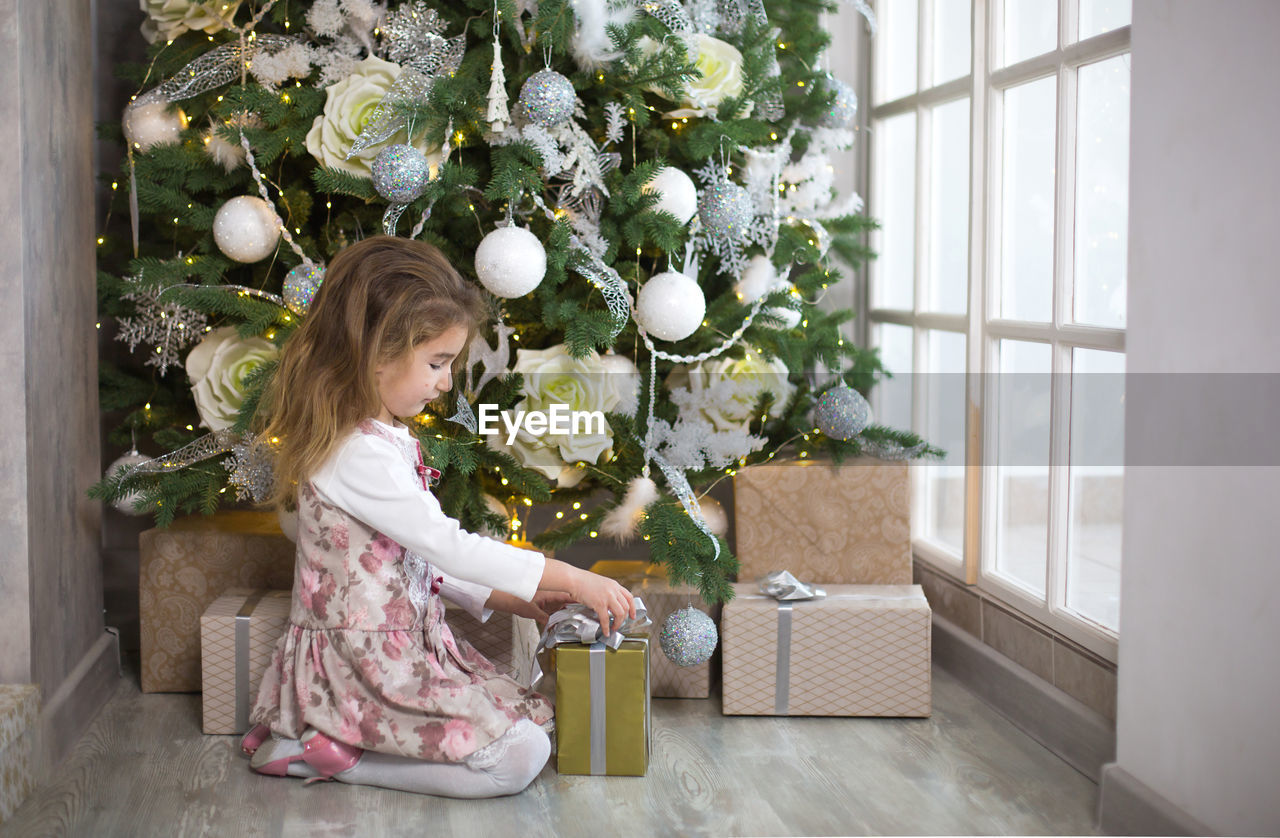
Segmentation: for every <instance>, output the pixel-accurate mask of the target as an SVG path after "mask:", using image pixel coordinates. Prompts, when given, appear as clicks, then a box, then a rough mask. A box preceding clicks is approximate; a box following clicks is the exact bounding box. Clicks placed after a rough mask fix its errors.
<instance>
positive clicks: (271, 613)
mask: <svg viewBox="0 0 1280 838" xmlns="http://www.w3.org/2000/svg"><path fill="white" fill-rule="evenodd" d="M292 601H293V597H292V593H291V592H290V591H265V590H254V589H251V588H232V589H231V590H229V591H227V592H226V593H224V594H223V595H222V596H220V597H218V598H217V599H215V600H214V601H213V604H212V605H210V606H209V607H208V608H207V609H206V610H205V612H204V614H203V615H201V617H200V681H201V686H202V690H201V691H202V693H203V695H202V696H201V703H202V705H203V706H202V717H203V724H202V727H201V729H202V730H203V731H204V732H205V733H244V732H245V731H247V730H248V729H249V710H250V709H251V708H252V706H253V702H254V701H255V700H257V698H258V685H259V684H261V683H262V674H263V673H264V672H266V669H267V666H268V665H269V664H270V663H271V654H272V653H273V652H274V651H275V648H276V641H278V640H279V639H280V636H281V635H282V634H284V632H285V629H286V628H287V627H288V624H289V608H290V606H291V604H292Z"/></svg>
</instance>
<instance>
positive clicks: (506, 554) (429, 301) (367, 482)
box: [244, 236, 635, 797]
mask: <svg viewBox="0 0 1280 838" xmlns="http://www.w3.org/2000/svg"><path fill="white" fill-rule="evenodd" d="M481 294H482V292H480V291H479V289H478V288H477V287H476V286H475V285H473V284H471V283H468V282H467V281H465V280H463V278H462V277H461V276H459V275H458V273H457V271H455V270H454V269H453V267H452V266H451V265H450V264H449V263H448V262H447V261H446V260H445V258H444V256H443V255H442V254H441V253H440V251H438V250H437V249H436V248H434V247H432V246H431V245H428V244H425V243H422V242H417V241H411V240H408V239H399V238H392V237H389V236H377V237H374V238H370V239H366V240H364V241H361V242H359V243H358V244H355V245H352V246H350V247H348V248H346V249H345V250H343V251H342V252H340V253H339V254H338V255H337V256H336V257H334V259H333V262H332V264H331V265H330V266H329V268H328V270H327V271H326V274H325V281H324V284H323V285H322V286H321V288H320V291H319V293H317V294H316V297H315V300H314V301H313V303H312V306H311V311H310V314H309V315H308V316H307V319H306V322H305V323H304V325H303V326H302V327H301V328H300V329H299V330H298V331H297V333H296V334H294V335H293V337H292V338H290V340H289V342H288V343H287V344H286V345H285V347H284V350H283V352H282V355H281V359H280V366H279V369H278V370H277V372H276V375H275V378H274V380H273V383H272V386H271V389H270V390H269V392H268V393H267V394H266V396H265V399H264V408H265V414H266V416H267V417H268V419H267V421H268V424H267V425H266V428H265V430H264V434H265V435H266V436H267V437H268V438H271V439H273V440H276V441H278V450H277V459H276V472H275V475H276V476H275V479H276V484H275V494H274V496H273V498H272V502H273V503H275V504H277V505H281V504H285V503H288V502H291V501H295V495H296V503H297V506H298V556H297V564H296V570H295V573H294V582H293V605H292V608H291V612H290V616H289V627H288V629H287V630H286V632H285V635H284V636H283V637H282V638H281V639H280V642H279V644H278V645H277V647H276V650H275V654H274V655H273V658H272V661H271V665H270V667H269V668H268V670H267V672H266V673H265V675H264V676H263V678H262V686H261V688H260V690H259V692H258V698H257V703H256V704H255V706H254V709H253V712H252V714H251V721H252V722H254V723H255V724H256V727H255V728H254V729H253V730H252V731H251V732H250V733H249V734H248V735H247V736H246V737H245V743H244V747H245V750H246V751H247V752H249V753H251V754H252V756H253V759H252V762H251V765H252V767H253V769H254V770H255V771H258V772H259V773H262V774H272V775H277V776H285V775H288V776H297V777H308V778H314V779H325V780H327V779H337V780H340V781H342V782H346V783H359V784H365V785H377V786H384V787H387V788H395V789H401V790H405V791H414V792H422V793H426V794H438V795H446V796H450V797H492V796H497V795H504V794H515V793H517V792H519V791H521V790H522V789H524V788H525V787H526V786H527V785H528V784H529V783H530V782H532V780H533V778H534V777H536V776H537V775H538V773H539V772H540V771H541V770H542V767H543V765H544V764H545V763H546V760H547V757H548V755H549V754H550V747H551V746H550V741H549V739H548V737H547V734H546V732H545V731H544V729H543V727H544V726H547V725H549V723H550V721H551V718H552V711H551V707H550V705H549V704H548V702H547V700H546V699H545V698H543V697H542V696H541V695H539V694H537V693H535V692H532V691H530V690H526V689H523V688H521V687H520V686H519V685H518V684H517V683H516V682H515V681H513V680H512V679H510V678H508V677H506V676H504V675H501V674H499V673H498V672H497V671H496V670H495V669H494V667H493V665H492V664H491V663H489V661H487V660H486V659H485V658H483V657H482V656H481V655H480V654H479V653H477V652H476V651H475V650H474V649H472V648H471V646H470V645H469V644H467V643H464V642H458V641H457V640H455V638H454V637H453V634H452V633H451V632H450V630H449V627H448V626H447V625H446V624H445V622H444V620H443V606H442V605H441V602H440V595H441V594H447V595H449V596H450V598H451V599H455V600H457V601H459V602H460V604H463V605H464V606H467V607H468V608H469V610H471V611H472V612H473V613H478V615H479V613H482V606H483V608H484V609H490V608H498V609H503V610H509V611H512V612H514V613H518V614H525V615H528V616H534V617H541V618H542V619H544V620H545V618H546V615H545V613H544V612H543V611H542V609H541V607H540V606H542V605H545V606H547V607H548V608H551V607H552V606H555V605H558V604H559V603H562V602H564V601H568V600H575V601H578V602H582V603H583V604H585V605H587V606H588V607H590V608H591V609H593V610H594V611H595V612H596V614H597V615H599V617H600V624H601V626H602V628H603V630H604V632H605V633H606V634H609V633H612V630H613V627H614V626H615V625H617V624H619V623H621V621H622V620H623V619H624V618H626V617H628V616H629V617H634V616H635V605H634V603H633V602H632V598H631V595H630V594H629V593H628V592H627V590H626V589H625V588H624V587H622V586H621V585H619V584H618V583H617V582H614V581H613V580H611V579H607V578H605V577H603V576H598V575H596V574H594V573H590V572H587V571H584V570H580V569H578V568H575V567H573V566H571V565H568V564H565V563H563V562H558V561H555V560H554V559H547V558H545V557H544V556H542V555H541V554H539V553H535V552H532V551H528V550H522V549H519V548H517V547H513V546H511V545H507V544H502V543H500V542H497V541H494V540H492V539H488V538H483V537H481V536H478V535H473V534H471V533H467V532H464V531H462V530H461V529H460V528H459V526H458V523H457V522H456V521H454V520H453V519H451V518H448V517H447V516H445V515H444V513H443V512H442V511H441V509H440V505H439V503H438V502H437V501H436V499H435V497H434V496H433V495H432V494H431V492H430V491H428V490H427V475H428V473H429V472H430V471H431V470H430V469H428V468H426V466H425V465H424V464H423V462H422V452H421V450H420V448H419V447H418V444H417V441H416V440H415V439H414V438H413V436H412V435H411V434H410V433H409V430H408V429H407V428H406V427H405V426H404V425H402V424H400V423H399V422H397V421H396V417H409V416H415V415H417V414H418V413H420V412H421V411H422V410H423V408H424V407H425V406H426V404H427V402H430V401H432V400H433V399H435V398H437V397H439V396H440V395H441V394H442V393H445V392H447V391H448V390H449V389H450V387H451V381H452V374H453V372H454V370H455V369H456V368H458V367H460V365H461V364H462V354H463V351H464V348H465V347H466V346H468V344H469V343H470V340H471V337H472V336H473V335H474V333H475V331H476V329H477V325H478V323H479V321H480V318H481V317H482V316H483V312H484V310H485V305H484V300H483V298H482V295H481ZM531 600H532V602H531ZM535 603H538V604H535ZM484 616H487V614H486V615H484ZM484 616H481V619H483V618H484ZM268 731H269V732H270V734H271V736H272V738H271V739H269V740H267V741H266V742H263V739H265V738H266V735H267V733H268ZM259 745H260V747H259Z"/></svg>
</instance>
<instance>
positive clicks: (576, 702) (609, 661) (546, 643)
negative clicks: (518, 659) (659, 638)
mask: <svg viewBox="0 0 1280 838" xmlns="http://www.w3.org/2000/svg"><path fill="white" fill-rule="evenodd" d="M651 625H652V623H651V621H650V620H649V617H648V614H647V612H646V609H645V606H644V603H643V601H641V600H640V599H639V598H637V599H636V618H635V619H634V620H626V621H625V622H624V623H623V624H622V626H621V628H620V629H618V630H615V631H614V632H613V633H612V634H611V635H610V636H609V637H603V636H602V634H601V632H600V624H599V623H598V622H597V621H596V619H595V615H594V614H593V613H592V612H589V611H588V610H587V609H586V607H585V606H582V605H570V606H567V607H566V608H563V609H561V610H560V611H557V612H556V613H555V614H552V615H551V619H550V620H549V621H548V622H547V628H546V630H545V631H544V632H543V635H542V640H541V641H540V642H539V644H538V648H539V651H541V650H543V649H551V650H552V653H553V654H554V656H555V672H556V683H555V696H556V770H557V771H559V772H560V773H561V774H596V775H606V774H607V775H630V776H643V775H644V774H645V772H646V771H648V768H649V747H650V722H649V638H648V636H647V634H645V632H647V631H648V630H649V627H650V626H651ZM539 676H540V673H538V672H536V671H535V686H536V679H537V678H538V677H539Z"/></svg>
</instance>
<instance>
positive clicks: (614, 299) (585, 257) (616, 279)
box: [533, 195, 631, 340]
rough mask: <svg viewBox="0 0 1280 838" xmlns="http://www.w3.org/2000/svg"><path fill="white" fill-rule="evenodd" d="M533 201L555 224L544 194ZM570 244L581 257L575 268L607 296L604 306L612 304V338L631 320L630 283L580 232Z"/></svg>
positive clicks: (573, 236)
mask: <svg viewBox="0 0 1280 838" xmlns="http://www.w3.org/2000/svg"><path fill="white" fill-rule="evenodd" d="M533 202H534V203H535V204H537V205H538V207H539V208H541V210H542V212H543V214H544V215H546V217H547V218H548V219H550V220H551V222H552V223H555V221H556V214H555V213H554V212H552V211H551V210H550V209H549V208H548V207H547V205H546V203H545V202H544V201H543V200H542V198H541V196H539V195H534V196H533ZM569 246H570V247H572V248H573V249H574V251H575V252H576V253H578V254H579V255H580V256H581V257H582V259H581V261H580V262H579V263H578V264H576V265H574V266H573V267H572V270H575V271H577V272H578V273H579V274H581V275H582V276H583V277H584V278H585V279H586V280H587V281H588V282H590V283H591V284H592V286H594V287H595V289H596V290H597V291H599V292H600V295H601V296H602V297H604V302H605V305H607V306H608V307H609V314H610V315H611V316H612V317H613V324H612V325H611V326H610V327H609V339H610V340H612V339H614V338H616V337H617V336H618V334H619V333H620V332H621V331H622V329H623V327H624V326H626V325H627V321H628V320H630V319H631V294H630V293H629V292H628V291H627V283H626V281H625V280H623V278H622V277H621V276H620V275H619V274H618V272H617V271H616V270H614V269H613V268H612V267H610V266H609V265H606V264H605V263H604V260H603V259H601V258H600V257H599V256H597V255H595V254H594V253H592V252H591V250H590V249H589V248H588V247H587V246H586V245H585V244H583V243H582V239H580V238H578V236H577V234H575V233H570V234H569Z"/></svg>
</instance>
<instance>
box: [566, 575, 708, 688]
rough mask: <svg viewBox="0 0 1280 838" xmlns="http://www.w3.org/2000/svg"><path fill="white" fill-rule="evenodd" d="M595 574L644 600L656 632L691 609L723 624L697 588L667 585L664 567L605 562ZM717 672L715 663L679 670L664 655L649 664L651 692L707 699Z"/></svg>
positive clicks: (653, 659)
mask: <svg viewBox="0 0 1280 838" xmlns="http://www.w3.org/2000/svg"><path fill="white" fill-rule="evenodd" d="M591 572H592V573H599V574H600V575H601V576H608V577H609V578H610V579H617V580H618V581H620V582H621V583H622V584H624V585H626V586H627V588H628V589H629V590H630V591H631V593H633V594H635V595H636V596H638V597H640V598H641V599H643V600H644V604H645V606H646V607H647V608H648V609H649V619H651V620H653V629H652V630H653V631H654V632H660V631H662V626H663V625H664V624H665V623H666V621H667V617H669V616H671V614H672V613H673V612H675V611H678V610H680V609H681V608H684V607H685V606H688V605H692V606H693V607H694V608H696V609H698V610H699V611H701V612H702V613H704V614H706V615H708V616H709V617H711V619H712V620H715V621H716V623H717V624H719V622H720V606H719V605H718V604H717V605H715V606H708V605H707V604H706V603H705V602H703V601H702V597H701V596H699V595H698V590H697V588H694V587H692V586H688V585H672V584H671V583H670V582H668V581H667V578H666V570H665V568H663V567H662V566H661V565H655V564H651V563H649V562H647V561H644V560H635V561H631V560H622V559H605V560H602V561H598V562H596V563H595V564H593V565H592V566H591ZM714 671H715V668H714V666H713V662H712V661H707V662H706V663H702V664H699V665H697V666H676V665H675V664H674V663H672V662H671V661H670V660H668V659H667V656H666V655H664V654H662V653H661V651H659V652H656V653H655V654H654V655H653V658H652V659H651V660H650V661H649V690H650V693H651V694H652V695H653V697H654V698H707V697H709V696H710V695H711V678H712V673H713V672H714Z"/></svg>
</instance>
